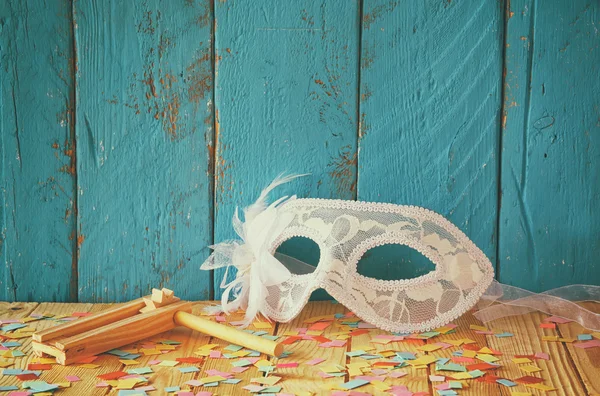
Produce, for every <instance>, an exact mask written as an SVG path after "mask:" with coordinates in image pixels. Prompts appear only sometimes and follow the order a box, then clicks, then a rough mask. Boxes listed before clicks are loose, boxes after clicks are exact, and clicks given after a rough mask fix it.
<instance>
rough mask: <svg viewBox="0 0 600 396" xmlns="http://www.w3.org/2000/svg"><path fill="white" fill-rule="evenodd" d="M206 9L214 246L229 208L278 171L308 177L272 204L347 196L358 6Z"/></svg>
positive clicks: (303, 3) (352, 159)
mask: <svg viewBox="0 0 600 396" xmlns="http://www.w3.org/2000/svg"><path fill="white" fill-rule="evenodd" d="M215 7H216V8H215V19H216V26H217V34H216V43H215V44H216V57H217V66H216V86H215V98H216V99H215V101H216V110H217V121H218V129H217V142H216V148H217V152H216V181H215V204H216V208H215V236H216V237H215V239H216V240H217V241H221V240H223V239H229V238H231V237H233V236H234V233H233V229H232V227H231V217H232V214H233V211H234V208H235V207H236V206H240V207H243V206H246V205H247V204H249V203H250V202H252V201H253V200H255V199H256V197H257V196H258V194H259V193H260V191H261V189H262V188H264V187H266V186H267V185H268V184H269V183H270V182H271V181H272V180H273V179H274V178H275V177H276V176H277V175H278V174H280V173H282V172H290V173H307V172H310V173H312V175H311V176H309V177H306V178H303V179H301V180H297V181H294V182H293V183H290V184H289V185H288V186H283V187H280V188H278V189H277V191H276V192H275V193H274V194H273V196H274V197H275V196H277V197H279V196H283V195H286V194H290V193H291V194H298V195H299V196H311V197H324V198H334V197H335V198H344V199H351V198H354V197H355V196H356V185H355V181H356V158H357V157H356V155H357V154H356V139H357V136H356V135H357V116H356V110H357V93H358V88H357V69H358V65H357V59H358V54H357V48H358V35H359V28H358V25H359V23H358V22H359V21H358V13H359V9H358V1H356V0H353V1H347V0H334V1H327V2H314V1H308V0H295V1H291V2H289V1H288V2H286V3H285V5H284V4H283V3H273V2H270V1H261V2H258V3H257V2H241V1H227V2H216V5H215ZM222 276H223V272H222V271H215V285H219V283H220V281H221V278H222ZM215 297H216V298H219V297H220V290H219V289H217V290H215Z"/></svg>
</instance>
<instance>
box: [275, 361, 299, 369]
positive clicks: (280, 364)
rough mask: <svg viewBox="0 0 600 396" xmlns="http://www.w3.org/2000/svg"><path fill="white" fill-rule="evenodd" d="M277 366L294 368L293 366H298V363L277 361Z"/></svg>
mask: <svg viewBox="0 0 600 396" xmlns="http://www.w3.org/2000/svg"><path fill="white" fill-rule="evenodd" d="M276 367H277V368H294V367H298V363H296V362H290V363H278V364H277V366H276Z"/></svg>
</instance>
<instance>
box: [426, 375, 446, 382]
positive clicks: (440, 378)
mask: <svg viewBox="0 0 600 396" xmlns="http://www.w3.org/2000/svg"><path fill="white" fill-rule="evenodd" d="M429 381H431V382H444V381H446V377H444V376H443V375H430V376H429Z"/></svg>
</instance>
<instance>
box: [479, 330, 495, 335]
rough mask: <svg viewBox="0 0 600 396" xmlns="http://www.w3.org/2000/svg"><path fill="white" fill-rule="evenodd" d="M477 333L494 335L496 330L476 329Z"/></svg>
mask: <svg viewBox="0 0 600 396" xmlns="http://www.w3.org/2000/svg"><path fill="white" fill-rule="evenodd" d="M475 334H483V335H494V332H493V331H489V330H486V331H482V330H475Z"/></svg>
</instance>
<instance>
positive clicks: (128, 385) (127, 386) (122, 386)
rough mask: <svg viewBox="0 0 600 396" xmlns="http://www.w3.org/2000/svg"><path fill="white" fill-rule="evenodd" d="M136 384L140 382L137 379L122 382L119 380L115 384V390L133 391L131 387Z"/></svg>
mask: <svg viewBox="0 0 600 396" xmlns="http://www.w3.org/2000/svg"><path fill="white" fill-rule="evenodd" d="M138 382H140V380H139V379H137V378H127V379H124V380H119V383H118V384H117V389H133V387H134V386H136V385H137V383H138Z"/></svg>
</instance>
